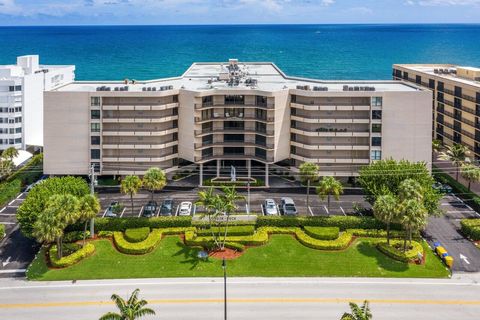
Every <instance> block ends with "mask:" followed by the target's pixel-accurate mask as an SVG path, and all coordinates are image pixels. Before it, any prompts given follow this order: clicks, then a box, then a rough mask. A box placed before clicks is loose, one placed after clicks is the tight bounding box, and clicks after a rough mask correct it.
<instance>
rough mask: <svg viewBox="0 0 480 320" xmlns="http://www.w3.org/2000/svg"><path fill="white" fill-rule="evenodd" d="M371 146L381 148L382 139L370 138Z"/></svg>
mask: <svg viewBox="0 0 480 320" xmlns="http://www.w3.org/2000/svg"><path fill="white" fill-rule="evenodd" d="M372 146H373V147H381V146H382V138H380V137H372Z"/></svg>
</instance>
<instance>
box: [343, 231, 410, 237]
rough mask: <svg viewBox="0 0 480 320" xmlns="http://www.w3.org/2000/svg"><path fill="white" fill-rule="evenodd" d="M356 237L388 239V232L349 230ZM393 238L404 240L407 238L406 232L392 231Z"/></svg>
mask: <svg viewBox="0 0 480 320" xmlns="http://www.w3.org/2000/svg"><path fill="white" fill-rule="evenodd" d="M347 231H348V232H350V233H351V234H352V235H354V236H355V237H365V238H386V237H387V231H386V230H378V229H348V230H347ZM390 237H391V238H403V237H405V232H403V231H397V230H391V231H390Z"/></svg>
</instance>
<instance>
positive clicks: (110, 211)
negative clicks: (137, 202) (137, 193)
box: [105, 201, 120, 218]
mask: <svg viewBox="0 0 480 320" xmlns="http://www.w3.org/2000/svg"><path fill="white" fill-rule="evenodd" d="M119 207H120V204H119V203H118V201H112V202H111V203H110V205H109V206H108V208H107V211H106V212H105V217H106V218H118V208H119Z"/></svg>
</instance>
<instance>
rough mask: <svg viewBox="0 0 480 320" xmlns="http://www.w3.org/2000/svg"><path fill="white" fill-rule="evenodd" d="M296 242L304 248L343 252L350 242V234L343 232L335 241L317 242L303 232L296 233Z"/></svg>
mask: <svg viewBox="0 0 480 320" xmlns="http://www.w3.org/2000/svg"><path fill="white" fill-rule="evenodd" d="M296 236H297V240H298V241H299V242H300V243H301V244H303V245H304V246H306V247H309V248H312V249H317V250H343V249H346V248H347V247H348V245H349V244H350V242H352V234H351V233H349V232H343V233H342V234H341V235H340V236H339V237H338V238H337V239H336V240H318V239H314V238H312V237H310V236H308V235H307V234H306V233H305V232H303V230H301V229H298V230H297V232H296Z"/></svg>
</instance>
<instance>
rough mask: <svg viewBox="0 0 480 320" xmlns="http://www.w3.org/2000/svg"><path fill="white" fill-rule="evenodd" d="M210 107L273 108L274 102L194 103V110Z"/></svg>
mask: <svg viewBox="0 0 480 320" xmlns="http://www.w3.org/2000/svg"><path fill="white" fill-rule="evenodd" d="M212 108H259V109H275V104H274V103H267V104H213V103H207V104H205V103H203V104H202V103H196V104H195V110H205V109H212Z"/></svg>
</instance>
